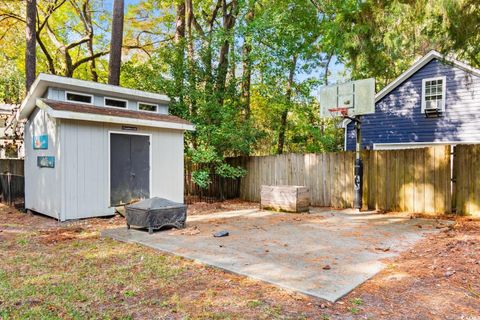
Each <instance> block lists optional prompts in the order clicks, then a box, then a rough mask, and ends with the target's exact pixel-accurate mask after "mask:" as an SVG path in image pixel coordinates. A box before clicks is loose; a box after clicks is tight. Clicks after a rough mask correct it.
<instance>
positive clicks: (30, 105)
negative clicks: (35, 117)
mask: <svg viewBox="0 0 480 320" xmlns="http://www.w3.org/2000/svg"><path fill="white" fill-rule="evenodd" d="M48 87H54V88H60V89H64V90H72V91H75V90H76V91H81V92H86V93H90V94H100V95H106V96H112V97H118V98H123V99H132V100H141V101H144V102H149V103H155V104H167V103H169V102H170V98H168V97H167V96H166V95H163V94H158V93H154V92H147V91H141V90H135V89H130V88H124V87H120V86H114V85H110V84H105V83H99V82H94V81H86V80H80V79H74V78H68V77H62V76H57V75H52V74H45V73H40V74H39V75H38V77H37V79H36V80H35V82H34V83H33V84H32V86H31V88H30V90H29V92H28V94H27V96H26V97H25V99H24V100H23V101H22V104H21V106H20V112H19V118H20V119H26V118H28V117H29V116H30V113H32V111H33V110H34V109H35V103H36V99H37V98H40V97H43V95H44V93H45V91H46V90H47V88H48Z"/></svg>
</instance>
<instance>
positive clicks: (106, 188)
mask: <svg viewBox="0 0 480 320" xmlns="http://www.w3.org/2000/svg"><path fill="white" fill-rule="evenodd" d="M110 132H122V127H121V125H115V124H108V123H97V122H87V121H77V120H62V122H61V139H62V144H61V154H62V155H63V158H62V162H63V163H65V164H68V165H67V166H64V167H63V171H62V176H63V180H62V181H63V186H64V188H63V189H62V192H63V195H62V198H63V202H62V213H63V215H62V216H63V217H62V219H67V220H68V219H79V218H86V217H94V216H106V215H112V214H113V213H114V209H113V208H110V176H109V170H110V163H109V152H110V145H109V134H110ZM123 133H127V132H125V131H124V132H123ZM133 133H145V134H150V135H151V141H150V143H151V144H152V146H151V150H152V154H151V162H152V163H151V170H152V172H151V177H152V179H151V180H152V181H151V190H150V197H155V196H158V197H163V198H167V199H170V200H173V201H177V202H183V131H181V130H167V129H156V128H138V131H136V132H132V134H133Z"/></svg>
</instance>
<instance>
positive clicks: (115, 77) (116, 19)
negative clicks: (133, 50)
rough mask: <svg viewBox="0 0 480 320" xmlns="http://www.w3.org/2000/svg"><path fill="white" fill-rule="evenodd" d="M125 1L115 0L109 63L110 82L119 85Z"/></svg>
mask: <svg viewBox="0 0 480 320" xmlns="http://www.w3.org/2000/svg"><path fill="white" fill-rule="evenodd" d="M123 13H124V1H123V0H114V2H113V18H112V38H111V42H110V61H109V63H108V69H109V72H108V83H109V84H113V85H117V86H118V85H119V83H120V67H121V63H122V43H123Z"/></svg>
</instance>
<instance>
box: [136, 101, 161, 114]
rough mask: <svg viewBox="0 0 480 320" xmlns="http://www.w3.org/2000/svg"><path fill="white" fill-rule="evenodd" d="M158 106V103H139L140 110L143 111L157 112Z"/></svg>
mask: <svg viewBox="0 0 480 320" xmlns="http://www.w3.org/2000/svg"><path fill="white" fill-rule="evenodd" d="M157 107H158V106H157V105H156V104H151V103H144V102H139V103H138V110H142V111H150V112H156V111H157Z"/></svg>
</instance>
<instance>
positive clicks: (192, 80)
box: [185, 0, 197, 117]
mask: <svg viewBox="0 0 480 320" xmlns="http://www.w3.org/2000/svg"><path fill="white" fill-rule="evenodd" d="M185 18H186V23H185V29H186V38H187V61H188V69H187V72H188V85H189V87H190V90H189V91H190V96H189V111H190V116H192V117H194V116H195V115H196V113H197V110H196V109H197V106H196V105H197V101H196V98H195V91H196V89H197V79H196V76H195V48H194V46H193V23H194V22H193V19H194V16H193V3H192V0H186V1H185Z"/></svg>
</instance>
